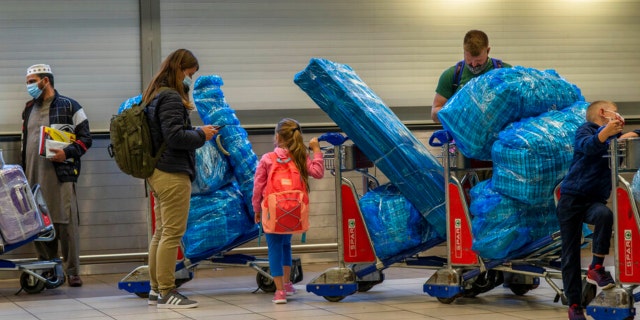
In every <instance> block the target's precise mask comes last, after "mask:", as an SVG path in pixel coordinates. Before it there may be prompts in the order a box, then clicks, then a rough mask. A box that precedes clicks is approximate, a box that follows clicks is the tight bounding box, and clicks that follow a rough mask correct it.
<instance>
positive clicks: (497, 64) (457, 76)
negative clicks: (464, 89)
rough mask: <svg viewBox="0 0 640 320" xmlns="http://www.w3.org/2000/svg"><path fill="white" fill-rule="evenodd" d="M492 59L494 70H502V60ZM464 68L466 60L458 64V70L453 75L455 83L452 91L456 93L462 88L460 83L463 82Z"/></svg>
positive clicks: (452, 84)
mask: <svg viewBox="0 0 640 320" xmlns="http://www.w3.org/2000/svg"><path fill="white" fill-rule="evenodd" d="M490 59H491V63H492V64H493V68H494V69H500V68H502V60H500V59H494V58H490ZM463 67H464V60H461V61H459V62H458V63H456V69H455V71H454V73H453V81H452V83H451V89H452V90H453V92H454V93H455V92H456V91H457V90H458V87H459V86H460V81H461V80H462V72H463V71H464V68H463Z"/></svg>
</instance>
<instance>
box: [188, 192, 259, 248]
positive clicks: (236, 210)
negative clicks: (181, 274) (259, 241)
mask: <svg viewBox="0 0 640 320" xmlns="http://www.w3.org/2000/svg"><path fill="white" fill-rule="evenodd" d="M243 202H244V201H243V196H242V194H241V193H240V191H239V189H238V186H237V185H236V184H235V183H230V184H228V185H226V186H225V187H223V188H220V189H218V190H216V191H213V192H211V193H208V194H203V195H193V196H191V208H190V209H189V219H188V220H187V232H185V234H184V237H183V238H182V242H183V244H184V247H185V251H184V255H185V256H186V257H188V258H194V257H200V258H208V257H211V256H213V255H215V254H218V253H221V252H224V251H225V250H228V249H230V248H228V245H229V244H230V243H232V242H234V241H235V240H236V239H238V238H240V237H242V236H244V235H245V234H247V233H250V232H251V231H253V230H255V228H256V224H255V223H254V222H253V217H251V219H250V218H249V217H248V216H247V213H246V210H245V208H244V203H243Z"/></svg>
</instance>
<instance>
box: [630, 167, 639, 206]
mask: <svg viewBox="0 0 640 320" xmlns="http://www.w3.org/2000/svg"><path fill="white" fill-rule="evenodd" d="M631 193H633V198H634V199H635V200H636V201H640V170H638V171H637V172H636V173H635V174H634V175H633V180H632V181H631Z"/></svg>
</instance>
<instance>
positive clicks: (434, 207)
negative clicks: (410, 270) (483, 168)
mask: <svg viewBox="0 0 640 320" xmlns="http://www.w3.org/2000/svg"><path fill="white" fill-rule="evenodd" d="M294 82H295V83H296V84H297V85H298V86H299V87H300V88H301V89H302V90H303V91H304V92H306V93H307V94H308V95H309V97H311V99H313V100H314V101H315V103H316V104H317V105H318V106H320V108H321V109H322V110H323V111H324V112H326V113H327V114H328V115H329V117H331V119H332V120H333V121H334V122H335V123H336V124H337V125H338V126H340V128H341V129H342V130H343V131H344V132H345V133H346V134H347V135H348V136H349V138H351V140H352V141H353V142H354V143H355V144H356V145H357V146H358V148H360V150H362V152H363V153H364V154H365V155H366V156H367V157H368V158H369V159H371V160H372V161H373V162H374V163H375V165H376V166H377V167H378V168H379V169H380V171H382V172H383V173H384V175H385V176H386V177H387V178H389V181H391V182H392V183H393V184H394V185H396V186H397V187H398V189H399V190H400V192H402V194H403V195H404V196H405V197H406V198H407V199H408V200H409V201H411V203H412V204H413V205H414V206H415V207H416V209H418V211H419V212H420V213H421V214H422V215H423V216H424V217H425V218H426V219H427V221H428V222H429V223H430V224H431V225H432V226H433V227H434V228H435V229H436V231H437V232H438V234H440V235H442V236H444V234H445V206H444V178H443V168H442V165H441V164H440V163H439V162H438V161H437V159H436V158H435V157H433V156H432V155H431V154H430V153H429V152H428V151H427V148H426V147H425V146H424V145H423V144H422V143H420V141H418V140H417V139H416V138H415V136H414V135H413V134H412V133H411V132H410V131H409V129H407V127H405V126H404V125H403V124H402V122H401V121H400V119H398V117H397V116H396V115H395V114H394V113H393V112H392V111H391V110H390V109H389V108H388V107H387V106H386V105H385V104H384V102H383V101H382V100H381V99H380V98H379V97H378V96H377V95H376V94H375V93H374V92H373V91H372V90H371V89H370V88H369V87H367V85H366V84H365V83H364V82H363V81H362V80H361V79H360V78H359V77H358V75H357V74H356V73H355V71H353V69H351V67H349V66H347V65H344V64H338V63H335V62H332V61H329V60H326V59H318V58H313V59H311V61H310V62H309V65H308V66H307V67H306V68H305V69H304V70H303V71H301V72H299V73H297V74H296V75H295V77H294Z"/></svg>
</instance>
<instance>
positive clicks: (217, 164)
mask: <svg viewBox="0 0 640 320" xmlns="http://www.w3.org/2000/svg"><path fill="white" fill-rule="evenodd" d="M196 168H198V170H196V178H195V180H194V181H193V182H192V183H191V194H192V195H200V194H205V193H210V192H212V191H215V190H218V189H220V188H221V187H222V186H224V185H226V184H228V183H230V182H232V181H233V174H232V172H231V170H230V167H229V162H228V160H227V159H226V158H225V157H224V155H223V154H222V153H221V152H220V151H219V150H218V148H217V146H216V143H215V141H207V142H206V143H205V144H204V146H202V147H200V148H198V149H196Z"/></svg>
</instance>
